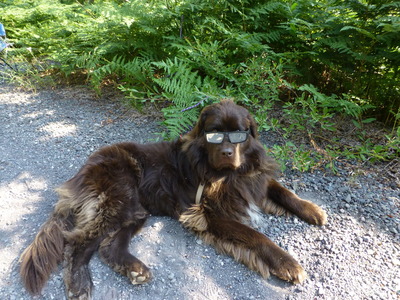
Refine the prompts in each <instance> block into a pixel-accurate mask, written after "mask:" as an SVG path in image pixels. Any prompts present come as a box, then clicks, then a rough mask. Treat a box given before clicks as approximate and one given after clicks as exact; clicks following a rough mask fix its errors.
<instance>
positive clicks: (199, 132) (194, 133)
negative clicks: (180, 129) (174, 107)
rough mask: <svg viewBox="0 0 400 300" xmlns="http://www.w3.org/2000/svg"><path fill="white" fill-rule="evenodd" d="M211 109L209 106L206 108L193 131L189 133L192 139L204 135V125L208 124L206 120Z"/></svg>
mask: <svg viewBox="0 0 400 300" xmlns="http://www.w3.org/2000/svg"><path fill="white" fill-rule="evenodd" d="M209 111H210V108H209V107H208V106H207V107H205V108H204V109H203V110H202V111H201V113H200V116H199V118H198V120H197V122H196V125H195V126H194V127H193V129H192V130H191V131H190V132H189V135H190V137H192V138H198V137H200V136H201V135H203V134H204V124H205V122H206V119H207V117H208V115H209Z"/></svg>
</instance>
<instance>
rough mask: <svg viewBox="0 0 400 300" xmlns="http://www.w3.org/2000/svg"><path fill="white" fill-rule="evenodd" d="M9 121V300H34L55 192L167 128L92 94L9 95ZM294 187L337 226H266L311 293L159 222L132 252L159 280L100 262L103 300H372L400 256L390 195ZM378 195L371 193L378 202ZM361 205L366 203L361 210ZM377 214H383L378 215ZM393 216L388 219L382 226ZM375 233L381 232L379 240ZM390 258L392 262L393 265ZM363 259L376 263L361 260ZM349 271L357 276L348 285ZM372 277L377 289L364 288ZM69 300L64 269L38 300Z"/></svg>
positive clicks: (3, 247) (5, 264)
mask: <svg viewBox="0 0 400 300" xmlns="http://www.w3.org/2000/svg"><path fill="white" fill-rule="evenodd" d="M0 111H1V118H0V126H1V128H2V131H1V133H0V257H1V258H2V259H1V261H0V296H2V297H0V298H2V299H31V297H30V296H29V295H27V294H26V292H25V291H24V289H23V287H22V285H21V283H20V279H19V275H18V263H17V259H18V257H19V255H20V253H21V252H22V251H23V249H25V247H26V246H27V245H28V244H29V243H30V242H31V241H32V240H33V238H34V236H35V235H36V233H37V231H38V229H39V227H40V226H41V225H42V224H43V223H44V222H45V220H46V219H47V218H48V216H49V215H50V213H51V211H52V207H53V205H54V204H55V203H56V201H57V196H56V194H55V192H54V188H56V187H57V186H58V185H60V184H61V183H63V182H64V181H66V180H68V179H69V178H70V177H71V176H73V175H74V174H75V173H76V172H77V171H78V169H79V168H80V167H81V166H82V164H83V163H84V161H85V160H86V158H87V156H88V155H89V154H91V153H92V152H93V151H94V150H96V149H98V148H99V147H101V146H104V145H107V144H112V143H116V142H121V141H126V140H132V141H137V142H146V141H150V140H153V139H154V137H155V135H154V133H155V132H156V131H157V130H158V128H157V124H156V122H155V121H154V120H152V119H148V118H146V117H143V116H141V117H138V115H134V117H130V116H131V114H126V108H124V107H122V106H121V105H120V104H119V103H116V102H113V101H107V100H94V99H93V97H92V96H91V95H90V92H87V91H86V92H85V90H82V89H81V90H75V89H65V90H62V91H57V92H54V91H43V92H40V93H38V94H29V93H23V92H18V91H14V90H13V89H12V88H10V87H0ZM298 176H299V177H298ZM301 177H303V178H301ZM286 178H287V179H285V181H286V182H287V183H290V184H291V183H292V182H294V181H295V180H299V181H300V182H304V186H305V187H306V188H305V189H303V190H301V191H300V193H299V194H300V195H301V196H304V197H305V198H308V199H310V200H315V202H316V203H318V204H320V205H322V206H324V207H325V208H327V209H328V212H330V220H329V224H328V225H327V226H325V227H323V228H319V227H315V226H310V225H308V224H305V223H304V222H302V221H300V220H298V219H297V218H294V217H289V218H285V217H275V216H265V217H264V219H263V224H262V225H260V227H259V228H258V229H259V230H260V231H261V232H264V233H265V234H266V235H267V236H268V237H270V238H271V239H272V240H273V241H275V242H276V243H277V244H278V245H280V246H281V247H283V248H284V249H286V250H288V251H289V252H291V253H292V254H293V255H294V256H295V257H297V258H298V260H299V261H300V263H301V264H303V266H304V267H305V269H306V270H307V272H308V273H309V275H310V279H309V280H308V281H306V282H305V284H303V285H300V286H292V285H290V284H288V283H285V282H283V281H281V280H279V279H277V278H275V277H273V276H272V277H271V278H270V279H268V280H264V279H262V277H261V276H260V275H258V274H256V273H254V272H253V271H250V270H249V269H247V268H246V267H244V266H242V265H241V264H239V263H236V262H235V261H233V259H231V258H230V257H227V256H224V255H219V254H217V253H216V252H215V250H214V249H213V248H211V247H209V246H207V245H203V244H202V243H201V242H200V241H199V240H197V239H196V237H194V236H193V235H192V234H191V233H189V232H187V231H186V230H184V229H183V228H182V227H181V226H180V225H179V224H178V222H177V221H174V220H172V219H169V218H160V217H153V218H150V219H149V220H148V222H147V223H146V225H145V227H144V228H143V230H142V231H141V232H140V233H139V234H138V235H136V236H135V237H134V238H133V240H132V242H131V244H130V250H131V252H132V254H134V255H135V256H137V257H138V258H139V259H141V260H142V261H143V262H144V263H146V264H147V265H148V266H149V267H150V268H151V269H152V272H153V275H154V278H153V280H152V281H150V282H149V283H147V284H145V285H142V286H132V285H131V284H130V282H129V281H128V279H127V278H125V277H124V276H121V275H119V274H117V273H115V272H114V271H112V270H111V269H110V268H108V266H106V265H104V264H103V263H102V262H101V261H100V260H99V258H98V256H97V254H96V255H94V257H93V258H92V260H91V263H90V268H91V272H92V277H93V282H94V294H93V299H107V300H108V299H152V300H157V299H218V300H221V299H286V298H287V297H294V298H296V299H311V298H321V297H322V298H323V297H324V296H327V295H332V297H333V296H335V297H336V296H337V297H339V298H342V299H344V298H346V297H351V295H352V293H353V292H354V295H361V296H363V297H364V296H365V297H366V298H368V297H367V296H369V294H368V293H367V292H365V291H364V290H363V287H364V286H369V285H373V284H374V280H375V278H377V277H374V276H375V275H374V274H375V273H376V274H377V275H376V276H378V275H380V273H379V272H378V271H375V269H383V266H384V265H385V263H383V265H382V264H377V263H376V262H375V261H372V262H371V259H375V258H376V257H377V255H381V256H382V257H383V258H385V257H386V256H384V255H386V254H379V253H378V254H376V252H377V251H378V252H379V251H380V252H385V251H386V252H388V251H389V250H390V251H392V249H391V248H390V249H389V250H387V249H386V248H385V249H380V248H379V247H381V246H379V243H380V239H383V240H384V241H385V242H386V239H387V238H386V235H387V236H388V237H390V233H388V232H387V228H388V227H390V228H392V227H393V228H394V227H396V226H397V225H398V223H397V222H398V219H396V218H391V217H389V216H387V215H389V214H391V212H390V211H391V210H392V209H391V207H392V205H396V203H394V204H390V205H387V201H391V200H390V199H389V200H388V198H387V197H386V193H385V192H384V191H378V192H377V191H376V190H374V195H378V196H379V197H381V198H378V199H374V198H373V196H369V194H368V189H360V190H353V189H352V188H349V189H343V188H342V190H339V188H340V187H343V186H345V185H346V182H347V181H348V180H346V179H344V180H342V181H339V180H338V179H337V178H333V177H332V178H328V179H326V180H325V179H321V178H322V176H320V175H318V174H314V175H310V174H308V175H307V174H302V175H299V174H294V175H293V174H289V176H287V177H286ZM329 184H331V185H332V190H329V189H328V187H329ZM314 187H318V188H314ZM375 188H376V187H375V186H374V185H371V187H370V190H371V192H372V189H375ZM336 189H337V191H336ZM348 195H350V198H349V196H348ZM313 198H314V199H313ZM361 198H362V199H364V198H365V199H366V200H365V203H361V204H360V203H359V202H357V201H358V200H357V199H361ZM393 201H394V202H395V200H393ZM377 203H378V204H377ZM369 208H371V209H370V210H369ZM377 210H380V211H381V212H382V213H381V214H380V215H377V214H375V213H374V211H377ZM392 213H393V212H392ZM385 215H386V216H387V219H382V218H386V217H385ZM369 224H377V225H378V226H377V228H378V231H379V232H378V233H376V232H375V229H373V228H372V227H368V226H369ZM399 230H400V228H399ZM381 235H382V236H383V237H382V238H381V237H380V236H381ZM370 249H372V251H370V254H368V253H367V251H369V250H370ZM390 251H389V252H388V254H387V256H390V255H392V253H391V252H390ZM363 252H366V253H367V254H368V255H370V256H368V255H367V256H363V255H360V253H363ZM393 255H395V254H393ZM383 258H382V259H383ZM357 259H358V260H357ZM376 259H378V258H376ZM348 269H351V270H352V272H353V273H351V274H350V276H343V274H347V273H348V271H347V270H348ZM346 272H347V273H346ZM374 272H375V273H374ZM391 272H392V271H391ZM369 274H371V279H368V281H366V282H365V283H364V282H361V281H362V280H364V278H366V277H368V276H369ZM391 274H392V273H391ZM391 274H389V275H388V276H387V277H389V278H391V277H390V276H392V275H391ZM381 277H382V276H381ZM381 277H380V278H381ZM392 277H393V276H392ZM342 278H343V279H342ZM393 278H394V277H393ZM342 281H343V282H342ZM353 281H354V283H353ZM318 293H321V294H318ZM63 295H64V285H63V281H62V271H61V267H60V268H59V270H58V271H56V272H55V273H54V274H53V275H52V276H51V278H50V280H49V282H48V284H47V285H46V287H45V289H44V291H43V296H42V297H39V298H38V299H60V297H64V296H63ZM385 295H387V294H385ZM378 298H379V297H377V299H378ZM349 299H351V298H349ZM385 299H390V297H389V298H387V297H386V298H385Z"/></svg>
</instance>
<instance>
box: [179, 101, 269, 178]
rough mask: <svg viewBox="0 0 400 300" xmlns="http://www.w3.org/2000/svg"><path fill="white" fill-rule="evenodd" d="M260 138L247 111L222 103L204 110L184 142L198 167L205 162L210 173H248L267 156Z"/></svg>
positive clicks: (227, 102) (228, 102)
mask: <svg viewBox="0 0 400 300" xmlns="http://www.w3.org/2000/svg"><path fill="white" fill-rule="evenodd" d="M257 138H258V133H257V125H256V123H255V121H254V119H253V117H252V116H251V115H250V113H249V112H248V111H247V109H245V108H244V107H241V106H239V105H236V104H235V103H234V102H233V101H231V100H222V101H221V102H220V103H216V104H212V105H209V106H207V107H205V108H204V109H203V111H202V112H201V114H200V117H199V120H198V122H197V124H196V126H195V127H194V128H193V130H192V131H191V132H189V133H188V134H187V135H186V136H185V137H184V139H183V142H184V150H185V151H186V152H187V153H188V156H189V159H190V160H192V162H193V163H194V164H196V167H199V165H200V164H201V163H203V164H204V161H206V163H207V167H206V169H207V171H209V169H210V168H211V169H212V170H214V171H217V172H224V173H226V172H236V171H238V172H245V171H247V170H250V169H253V170H254V169H256V168H257V166H259V164H260V163H262V162H261V161H262V160H263V159H264V157H265V150H264V149H263V147H262V146H261V144H260V143H259V142H258V140H257ZM200 167H201V166H200Z"/></svg>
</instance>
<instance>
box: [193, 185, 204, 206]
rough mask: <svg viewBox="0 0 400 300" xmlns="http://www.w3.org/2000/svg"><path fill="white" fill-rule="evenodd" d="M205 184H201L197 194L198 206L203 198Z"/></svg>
mask: <svg viewBox="0 0 400 300" xmlns="http://www.w3.org/2000/svg"><path fill="white" fill-rule="evenodd" d="M204 185H205V184H204V183H200V184H199V187H198V188H197V193H196V198H195V201H196V204H200V200H201V196H202V195H203V190H204Z"/></svg>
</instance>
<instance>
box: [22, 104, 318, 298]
mask: <svg viewBox="0 0 400 300" xmlns="http://www.w3.org/2000/svg"><path fill="white" fill-rule="evenodd" d="M237 130H240V131H245V130H249V131H250V134H249V137H248V139H247V140H246V141H245V142H243V143H237V144H232V143H230V142H229V141H228V139H227V138H225V140H224V141H223V142H222V143H221V144H211V143H208V142H207V141H206V138H205V132H212V131H219V132H221V131H222V132H232V131H237ZM275 170H276V165H275V163H274V161H273V160H271V159H270V158H268V157H267V156H266V153H265V150H264V148H263V146H262V145H261V144H260V142H259V141H258V140H257V126H256V124H255V122H254V120H253V118H252V117H251V116H250V114H249V113H248V111H247V110H246V109H245V108H243V107H240V106H238V105H236V104H234V103H233V102H232V101H230V100H223V101H221V103H218V104H213V105H210V106H208V107H206V108H205V109H204V110H203V111H202V113H201V115H200V118H199V120H198V122H197V124H196V126H195V128H194V129H193V130H192V131H191V132H189V133H188V134H187V135H185V136H184V137H182V138H181V139H179V140H177V141H175V142H161V143H155V144H145V145H139V144H135V143H121V144H115V145H111V146H107V147H104V148H102V149H100V150H99V151H97V152H95V153H94V154H93V155H91V156H90V157H89V159H88V161H87V162H86V164H85V165H84V166H83V167H82V168H81V170H80V171H79V172H78V173H77V174H76V175H75V176H74V177H73V178H72V179H70V180H69V181H67V182H66V183H65V184H64V185H62V186H61V187H60V188H59V189H58V193H59V195H60V200H59V201H58V203H57V204H56V206H55V209H54V212H53V214H52V216H51V217H50V218H49V220H48V221H47V222H46V223H45V224H44V225H43V227H42V228H41V230H40V231H39V233H38V234H37V236H36V238H35V240H34V241H33V243H32V244H31V245H30V246H29V247H28V248H27V249H26V250H25V251H24V252H23V254H22V255H21V259H20V261H21V269H20V271H21V277H22V280H23V282H24V284H25V286H26V288H27V290H28V291H29V292H31V293H32V294H38V293H40V291H41V289H42V287H43V286H44V284H45V282H46V281H47V279H48V278H49V275H50V273H51V272H52V271H54V269H55V268H56V267H57V265H58V264H59V263H60V262H61V261H62V260H63V259H64V260H65V268H64V281H65V285H66V291H67V296H68V298H70V299H88V298H90V295H91V290H92V281H91V278H90V272H89V269H88V263H89V260H90V258H91V256H92V254H93V253H94V251H96V250H98V252H99V255H100V257H101V258H102V260H103V261H104V262H105V263H106V264H108V265H109V266H110V267H111V268H113V269H114V270H115V271H117V272H119V273H121V274H122V275H125V276H127V277H128V278H129V279H130V281H131V282H132V283H133V284H141V283H144V282H146V281H148V280H149V279H150V278H151V273H150V271H149V269H148V268H147V267H146V266H145V265H144V264H143V263H142V262H141V261H140V260H139V259H137V258H136V257H134V256H133V255H131V254H130V253H129V252H128V245H129V241H130V238H131V237H132V235H134V234H135V233H136V232H137V231H138V230H139V229H140V228H141V227H142V226H143V224H144V222H145V220H146V218H147V217H148V215H149V214H152V215H167V216H171V217H173V218H175V219H177V220H179V221H180V222H181V223H182V224H183V226H184V227H186V228H188V229H189V230H191V231H193V232H194V233H196V234H197V235H198V236H200V238H202V239H203V240H204V241H205V242H206V243H208V244H211V245H213V246H214V247H216V249H218V250H219V251H220V252H222V253H225V254H229V255H231V256H233V257H234V258H235V259H236V260H237V261H240V262H242V263H243V264H245V265H247V266H248V267H249V268H251V269H253V270H255V271H258V272H259V273H261V275H262V276H264V277H268V276H269V275H270V273H272V274H274V275H276V276H278V277H279V278H281V279H283V280H287V281H291V282H293V283H300V282H302V281H303V280H304V279H305V277H306V273H305V271H304V270H303V268H302V267H301V266H300V265H299V264H298V263H297V261H296V260H295V259H293V258H292V257H291V256H290V255H289V254H288V253H286V252H285V251H283V250H282V249H281V248H279V247H278V246H277V245H275V244H274V243H273V242H272V241H271V240H269V239H268V238H267V237H266V236H265V235H263V234H261V233H259V232H257V231H256V230H254V229H252V228H251V226H250V225H251V222H250V221H251V216H252V215H253V214H254V213H253V212H254V211H255V210H262V211H263V212H265V213H275V214H284V213H287V212H288V213H293V214H295V215H297V216H299V217H300V218H302V219H304V220H305V221H307V222H308V223H310V224H316V225H323V224H325V223H326V214H325V212H324V211H323V210H322V209H321V208H320V207H318V206H317V205H315V204H313V203H311V202H309V201H307V200H303V199H300V198H299V197H298V196H296V195H295V194H293V193H292V192H290V191H289V190H287V189H286V188H284V187H283V186H281V185H280V184H279V183H278V182H277V181H276V180H275V179H274V175H275ZM200 185H204V190H203V191H202V192H201V191H200V192H199V193H198V187H199V186H200ZM196 194H199V196H200V195H201V197H200V200H199V201H197V202H198V203H196V201H195V198H196Z"/></svg>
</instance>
